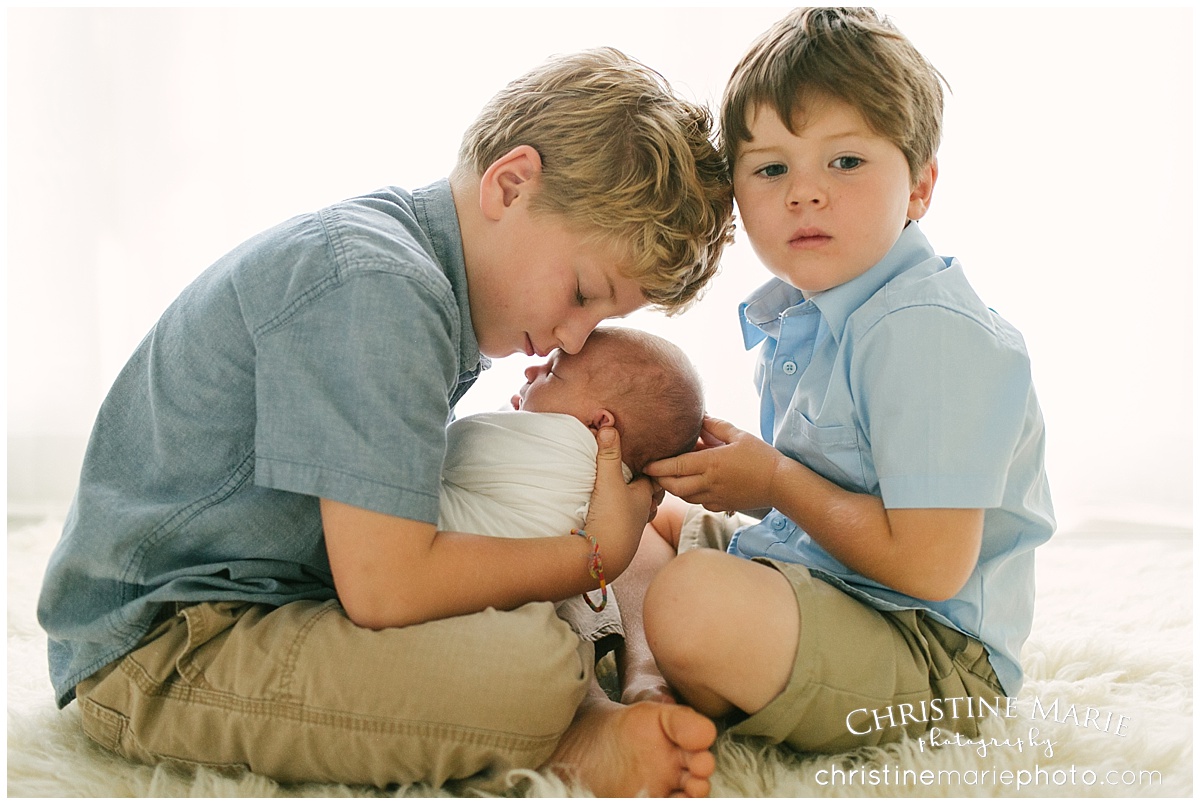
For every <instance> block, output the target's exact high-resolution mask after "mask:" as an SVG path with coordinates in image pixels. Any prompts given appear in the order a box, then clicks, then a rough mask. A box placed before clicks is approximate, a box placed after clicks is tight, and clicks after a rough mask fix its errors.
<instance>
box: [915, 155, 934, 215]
mask: <svg viewBox="0 0 1200 805" xmlns="http://www.w3.org/2000/svg"><path fill="white" fill-rule="evenodd" d="M937 177H938V164H937V157H934V158H933V159H932V160H930V162H929V164H928V165H926V166H925V169H924V170H922V171H921V175H920V176H919V177H918V179H917V182H916V184H914V185H913V187H912V194H911V195H909V197H908V220H910V221H919V220H921V218H922V216H924V215H925V213H927V212H929V204H930V202H931V201H933V186H934V185H935V184H937Z"/></svg>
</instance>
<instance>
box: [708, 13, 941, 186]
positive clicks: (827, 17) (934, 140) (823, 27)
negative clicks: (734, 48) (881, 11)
mask: <svg viewBox="0 0 1200 805" xmlns="http://www.w3.org/2000/svg"><path fill="white" fill-rule="evenodd" d="M944 83H946V82H945V79H943V78H942V75H941V73H939V72H938V71H937V70H936V69H935V68H934V67H933V65H932V64H930V63H929V61H928V60H926V59H925V57H924V56H922V55H921V53H920V52H919V51H918V50H917V49H916V48H915V47H914V46H913V44H912V43H911V42H910V41H909V40H908V39H907V38H906V37H905V36H904V34H902V33H900V31H899V30H898V29H897V28H896V27H895V26H894V25H893V24H892V22H891V20H889V19H887V18H886V17H883V18H881V17H880V16H879V15H878V14H877V13H876V12H875V11H874V10H873V9H870V8H800V9H796V10H795V11H792V12H791V13H790V14H788V15H787V16H786V17H784V18H783V19H781V20H779V22H777V23H775V24H774V25H773V26H771V28H769V29H768V30H767V31H766V32H765V33H764V34H763V35H762V36H760V37H759V38H758V39H757V40H755V42H754V43H753V44H752V45H751V46H750V49H749V50H748V51H747V52H746V55H745V56H744V57H742V61H741V62H740V63H739V64H738V66H737V67H736V68H734V71H733V75H732V76H731V77H730V79H729V83H728V84H727V85H726V87H725V97H724V100H723V101H722V104H721V139H722V146H723V150H724V153H725V156H726V159H727V160H728V161H729V164H730V165H733V164H734V162H735V161H736V159H737V154H738V150H739V149H740V147H741V145H742V143H745V142H749V141H750V128H749V119H748V116H749V115H750V114H751V113H753V112H754V110H755V108H756V107H758V106H765V107H768V108H770V109H773V110H774V111H775V112H776V113H777V114H778V115H779V119H780V120H782V121H783V122H784V124H785V125H787V127H788V129H789V131H792V132H793V133H795V132H796V131H797V130H798V129H799V128H803V125H804V112H805V109H806V106H807V105H808V104H809V103H810V102H812V101H813V100H814V99H815V98H819V96H822V95H826V96H829V97H832V98H836V99H837V100H839V101H842V102H844V103H847V104H849V105H850V106H852V107H854V109H855V110H857V111H858V113H859V114H860V115H862V117H863V120H865V121H866V123H867V125H868V126H870V127H871V129H872V130H873V131H874V132H875V133H876V134H878V135H879V136H880V137H883V138H885V139H887V140H889V141H890V142H892V143H893V144H895V145H896V147H897V148H899V149H900V151H901V152H903V154H904V158H905V159H906V160H907V161H908V167H909V173H910V174H911V176H912V178H913V180H914V181H916V180H917V178H918V175H919V174H920V172H921V171H922V170H923V169H924V168H925V166H927V165H928V164H929V163H930V162H931V161H932V160H933V158H934V157H935V156H936V155H937V150H938V146H939V145H940V143H941V138H942V102H943V95H942V85H943V84H944Z"/></svg>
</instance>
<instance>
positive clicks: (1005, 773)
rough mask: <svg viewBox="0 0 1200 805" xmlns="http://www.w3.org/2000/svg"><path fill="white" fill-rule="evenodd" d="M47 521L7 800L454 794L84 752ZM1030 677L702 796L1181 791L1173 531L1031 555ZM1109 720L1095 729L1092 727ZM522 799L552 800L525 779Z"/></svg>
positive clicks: (729, 772)
mask: <svg viewBox="0 0 1200 805" xmlns="http://www.w3.org/2000/svg"><path fill="white" fill-rule="evenodd" d="M59 527H60V523H59V522H57V521H54V520H47V521H44V522H41V523H38V524H34V525H26V526H23V527H17V528H10V530H9V535H8V794H9V796H89V797H91V796H113V797H125V796H139V797H141V796H151V797H177V796H208V797H226V796H230V797H268V796H304V797H308V796H316V797H334V796H339V797H340V796H362V797H371V796H419V797H431V796H453V794H452V793H451V792H449V791H444V790H432V789H430V788H428V787H424V786H412V787H408V788H404V789H401V790H389V791H378V790H375V789H366V788H355V787H346V786H325V785H309V786H288V787H285V786H280V785H278V784H276V783H274V782H272V781H271V780H268V779H266V778H263V777H259V776H257V775H253V774H247V775H245V776H243V777H240V778H230V777H221V776H218V775H216V774H213V773H210V772H207V771H200V772H198V773H194V774H193V773H190V772H185V771H179V770H177V769H171V768H167V767H159V768H150V767H144V766H137V765H132V764H129V763H127V762H126V761H124V760H122V759H120V758H118V757H116V756H114V755H111V754H109V753H107V752H105V751H104V750H101V749H99V748H97V747H95V746H93V745H91V744H90V743H89V742H88V740H87V739H86V738H85V737H84V736H83V734H82V732H81V730H80V728H79V714H78V712H77V709H76V706H75V705H71V706H69V707H68V708H67V709H66V710H64V711H62V712H59V711H57V710H56V709H55V707H54V703H53V700H52V699H53V697H52V694H51V689H50V683H49V680H48V678H47V674H46V661H45V635H44V634H43V633H42V632H41V630H40V629H39V628H38V626H37V622H36V619H35V616H34V606H35V602H36V598H37V589H38V586H39V584H40V582H41V575H42V568H43V567H44V565H45V561H46V557H47V556H48V555H49V552H50V550H51V548H52V547H53V545H54V542H55V541H56V539H57V536H58V531H59ZM1039 551H1040V552H1039V557H1040V558H1039V564H1038V585H1039V597H1038V602H1037V616H1036V621H1035V624H1034V629H1033V635H1032V637H1031V638H1030V640H1029V642H1028V644H1027V645H1026V650H1025V656H1024V661H1025V667H1026V671H1027V675H1028V682H1027V684H1026V687H1025V689H1024V690H1023V691H1022V692H1021V694H1020V696H1019V697H1018V699H1017V700H1016V702H1015V703H1014V706H1013V712H1012V717H1010V718H1002V717H994V718H992V719H991V720H990V722H989V723H988V724H987V725H986V727H985V731H984V736H983V739H982V743H975V744H971V745H953V744H950V745H945V743H944V741H945V740H946V739H945V737H943V742H941V743H943V745H940V746H938V747H937V748H933V747H931V746H930V745H929V741H928V740H927V741H926V744H925V745H924V746H922V745H921V744H920V743H918V742H917V741H908V742H905V743H902V744H898V745H895V746H892V747H889V748H886V749H877V750H869V751H860V752H857V753H852V754H847V755H837V756H811V757H797V756H794V755H791V754H789V753H786V752H781V751H779V750H777V749H774V748H771V747H764V746H758V745H755V744H752V743H747V742H743V741H733V740H730V739H728V738H725V737H722V738H721V739H720V740H719V741H718V744H717V752H718V763H717V773H716V775H715V777H714V782H713V795H714V796H718V797H766V796H770V797H803V796H1114V797H1144V796H1156V797H1157V796H1175V797H1180V796H1190V795H1191V793H1192V729H1193V727H1192V548H1191V534H1190V532H1186V531H1171V532H1161V531H1154V530H1152V529H1132V530H1129V529H1127V530H1125V532H1124V533H1122V534H1120V535H1113V534H1112V533H1111V532H1110V533H1107V534H1106V533H1104V532H1103V530H1102V529H1101V530H1096V529H1090V530H1088V531H1080V532H1077V533H1073V534H1065V535H1059V536H1058V537H1055V539H1054V540H1052V541H1051V542H1050V543H1049V544H1048V545H1047V546H1045V548H1043V549H1039ZM1105 726H1107V728H1108V729H1107V731H1105V730H1104V729H1102V728H1103V727H1105ZM530 778H531V782H532V785H531V786H530V789H529V793H530V795H531V796H543V797H544V796H554V797H557V796H566V795H571V794H580V793H586V792H577V791H570V790H568V789H567V788H566V787H564V786H563V785H562V784H561V783H559V782H558V781H556V780H552V779H546V778H542V777H540V776H538V775H535V774H531V775H530Z"/></svg>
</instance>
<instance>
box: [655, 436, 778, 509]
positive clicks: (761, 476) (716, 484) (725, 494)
mask: <svg viewBox="0 0 1200 805" xmlns="http://www.w3.org/2000/svg"><path fill="white" fill-rule="evenodd" d="M696 447H697V449H696V450H695V451H694V452H691V453H684V454H683V455H680V456H675V457H673V458H664V459H662V460H661V461H655V462H653V463H651V464H648V465H647V466H646V468H645V473H646V474H647V475H649V476H651V477H653V478H654V479H655V480H657V481H658V482H659V483H660V484H662V486H663V488H664V489H666V490H667V491H668V492H670V493H671V494H672V495H675V496H677V497H681V498H683V499H684V500H686V501H688V502H689V503H697V504H699V505H701V506H703V507H704V508H706V509H708V510H709V511H749V510H752V509H762V508H767V509H769V508H771V507H772V506H774V503H773V502H772V499H773V494H772V491H771V483H772V481H773V480H774V477H775V473H776V471H777V469H778V467H779V463H780V462H781V461H785V460H786V458H785V457H784V455H783V454H782V453H780V452H779V451H778V450H776V449H775V448H774V447H772V446H771V445H769V444H767V443H766V442H764V441H763V440H762V439H759V438H757V437H755V436H752V435H751V434H749V433H746V432H745V431H743V430H738V429H737V428H735V427H734V426H733V425H731V424H729V423H728V422H726V421H724V420H721V419H714V418H713V417H705V418H704V430H703V432H702V433H701V434H700V444H698V445H697V446H696Z"/></svg>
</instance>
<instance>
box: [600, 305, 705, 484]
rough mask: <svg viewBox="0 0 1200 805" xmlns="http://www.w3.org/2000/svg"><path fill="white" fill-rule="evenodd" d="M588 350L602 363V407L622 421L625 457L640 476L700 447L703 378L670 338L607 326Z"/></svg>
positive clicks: (619, 426)
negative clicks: (652, 465) (665, 460)
mask: <svg viewBox="0 0 1200 805" xmlns="http://www.w3.org/2000/svg"><path fill="white" fill-rule="evenodd" d="M584 349H586V350H588V351H589V352H591V353H593V355H594V359H595V360H596V361H597V363H598V364H599V367H600V368H599V370H598V373H597V374H593V378H597V377H598V378H600V379H601V380H600V383H599V385H600V386H601V388H602V392H601V393H602V397H601V403H602V404H603V405H604V407H605V408H607V409H609V411H611V412H612V413H613V416H614V417H615V418H616V420H617V422H616V427H617V430H618V431H619V432H620V434H621V445H622V449H623V452H624V455H623V458H624V460H625V463H626V464H628V465H629V468H630V469H631V470H633V471H634V472H635V473H638V472H641V470H642V468H643V467H645V466H646V465H647V464H649V463H650V462H652V461H657V460H658V459H661V458H667V457H669V456H676V455H679V454H680V453H686V452H688V451H690V450H692V449H693V448H694V447H695V446H696V440H697V439H699V438H700V431H701V429H702V428H703V424H704V390H703V386H702V384H701V381H700V375H699V374H698V373H697V372H696V369H695V367H694V366H692V363H691V361H689V360H688V357H687V355H685V354H684V352H683V350H682V349H680V348H679V347H678V346H676V345H675V344H672V343H671V342H670V341H667V340H666V339H663V338H659V337H658V336H655V335H651V334H650V333H646V332H643V331H641V330H634V329H631V328H625V327H601V328H598V329H597V330H596V331H595V332H593V333H592V334H591V336H590V337H589V338H588V341H587V344H586V345H585V347H584Z"/></svg>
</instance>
